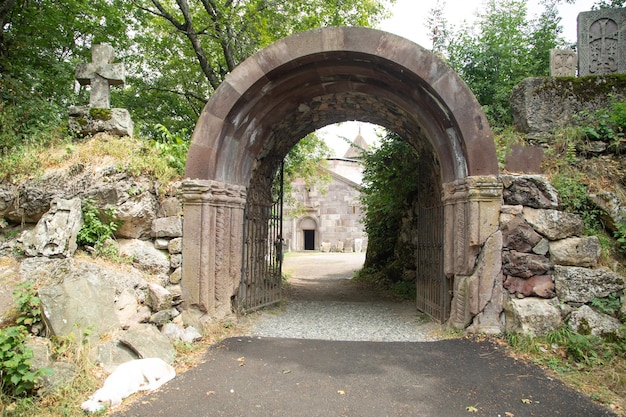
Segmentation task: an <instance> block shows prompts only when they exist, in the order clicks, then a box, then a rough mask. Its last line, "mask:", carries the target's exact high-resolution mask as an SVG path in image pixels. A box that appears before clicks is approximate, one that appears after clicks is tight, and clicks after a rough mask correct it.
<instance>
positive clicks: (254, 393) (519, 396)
mask: <svg viewBox="0 0 626 417" xmlns="http://www.w3.org/2000/svg"><path fill="white" fill-rule="evenodd" d="M123 407H125V410H124V411H122V412H118V413H115V414H113V415H114V416H118V417H122V416H124V417H158V416H168V417H169V416H171V417H174V416H175V417H217V416H225V417H244V416H280V417H298V416H302V417H305V416H306V417H312V416H320V417H322V416H323V417H332V416H354V417H357V416H358V417H381V416H398V417H400V416H433V417H459V416H491V417H497V416H501V417H522V416H549V417H553V416H568V417H595V416H611V415H613V414H612V413H611V412H610V411H609V410H607V409H605V408H603V407H601V406H599V405H597V404H595V403H593V402H592V401H591V400H590V399H588V398H586V397H584V396H583V395H581V394H579V393H578V392H576V391H574V390H572V389H570V388H568V387H566V386H565V385H564V384H562V383H561V382H559V381H557V380H554V379H552V378H550V377H548V376H547V375H546V374H545V373H544V372H543V371H542V370H541V369H540V368H538V367H536V366H531V365H528V364H526V363H523V362H522V361H519V360H515V359H513V358H511V357H510V356H507V355H506V354H505V353H504V351H503V348H501V347H499V346H497V345H494V344H492V343H491V342H488V341H472V340H467V339H453V340H442V341H437V342H420V343H406V342H391V343H380V342H336V341H335V342H331V341H319V340H301V339H258V338H248V337H241V338H231V339H227V340H225V341H223V342H222V343H219V344H217V345H215V346H214V347H212V348H211V349H210V350H209V351H208V352H207V354H206V358H205V362H204V363H202V364H201V365H199V366H197V367H196V368H193V369H191V370H189V371H188V372H186V373H183V374H181V375H179V376H177V377H176V378H175V379H174V380H172V381H170V382H169V383H167V384H166V385H165V386H163V387H162V388H161V389H160V390H159V391H158V392H155V393H152V394H148V395H145V396H141V397H138V398H137V399H136V400H135V401H134V402H132V404H130V405H126V406H123Z"/></svg>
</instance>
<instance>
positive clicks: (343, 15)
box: [122, 0, 395, 131]
mask: <svg viewBox="0 0 626 417" xmlns="http://www.w3.org/2000/svg"><path fill="white" fill-rule="evenodd" d="M132 1H133V4H134V5H135V7H136V10H137V11H139V12H140V13H137V15H136V16H137V19H138V20H140V21H141V22H142V26H141V31H140V33H139V34H137V40H138V44H139V45H138V47H139V48H138V51H137V52H138V53H137V54H135V55H134V56H133V57H128V58H129V59H130V60H131V61H133V63H132V64H131V68H133V70H135V71H136V76H132V77H129V84H130V85H131V88H130V89H127V91H126V92H125V93H124V96H123V98H122V99H123V100H124V101H125V102H126V103H127V105H126V106H127V107H131V104H134V103H135V102H136V100H137V99H138V96H139V91H141V93H142V96H144V95H145V94H147V95H148V97H149V98H150V100H151V102H152V103H153V104H154V106H150V107H149V108H144V109H143V110H142V118H143V119H144V121H143V122H140V124H142V123H143V125H144V126H146V127H148V129H149V128H151V126H152V125H153V124H154V123H156V122H159V123H162V124H165V125H168V128H169V129H170V130H173V131H174V130H176V128H175V127H172V126H171V125H182V124H185V123H189V121H191V120H194V121H195V120H197V117H198V115H199V113H200V111H201V110H202V107H203V106H204V104H205V103H206V101H207V100H208V99H209V97H210V96H211V94H212V93H213V91H214V90H215V89H216V88H217V87H218V86H219V85H220V84H221V83H222V81H223V79H224V77H225V76H226V75H227V74H228V73H229V72H230V71H232V70H233V69H234V68H235V67H236V66H237V65H238V64H239V63H241V62H242V61H243V60H244V59H246V58H247V57H249V56H250V55H252V54H253V53H254V52H256V51H258V50H259V49H261V48H263V47H265V46H267V45H269V44H270V43H272V42H274V41H276V40H278V39H280V38H283V37H285V36H289V35H292V34H294V33H297V32H301V31H304V30H307V29H312V28H318V27H323V26H331V25H359V26H373V25H375V24H376V23H377V22H379V21H380V20H381V19H382V18H383V17H384V16H385V14H386V10H387V6H388V5H390V4H392V3H393V2H394V1H395V0H365V1H364V0H342V1H327V0H297V1H294V0H132ZM152 100H154V101H152ZM161 103H164V105H161ZM168 112H169V114H168ZM187 127H190V126H189V124H187Z"/></svg>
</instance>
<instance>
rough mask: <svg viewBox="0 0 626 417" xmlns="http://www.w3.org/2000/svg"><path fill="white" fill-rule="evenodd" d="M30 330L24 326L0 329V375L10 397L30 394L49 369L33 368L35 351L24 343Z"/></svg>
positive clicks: (4, 391)
mask: <svg viewBox="0 0 626 417" xmlns="http://www.w3.org/2000/svg"><path fill="white" fill-rule="evenodd" d="M27 334H28V331H27V329H26V327H24V326H11V327H7V328H6V329H2V330H0V375H1V381H2V392H3V393H4V394H6V395H8V396H10V397H19V396H24V395H29V394H31V393H32V392H33V390H34V389H35V387H36V385H37V383H38V382H39V379H40V378H41V377H42V376H44V375H46V374H48V373H49V370H47V369H38V370H35V371H33V370H31V369H30V365H31V359H32V357H33V351H32V350H31V349H29V348H28V347H26V346H25V345H24V341H25V339H26V336H27Z"/></svg>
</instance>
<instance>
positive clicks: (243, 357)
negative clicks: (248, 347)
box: [237, 356, 246, 362]
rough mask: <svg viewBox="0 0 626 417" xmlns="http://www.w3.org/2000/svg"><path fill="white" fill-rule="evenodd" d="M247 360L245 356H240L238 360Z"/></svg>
mask: <svg viewBox="0 0 626 417" xmlns="http://www.w3.org/2000/svg"><path fill="white" fill-rule="evenodd" d="M245 360H246V358H245V356H242V357H240V358H237V362H243V361H245Z"/></svg>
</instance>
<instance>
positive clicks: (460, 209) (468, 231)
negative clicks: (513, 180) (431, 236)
mask: <svg viewBox="0 0 626 417" xmlns="http://www.w3.org/2000/svg"><path fill="white" fill-rule="evenodd" d="M443 204H444V247H445V249H444V272H445V274H446V275H447V276H448V277H454V298H453V300H452V306H451V312H450V321H449V324H450V325H452V326H453V327H455V328H460V329H462V328H465V327H467V326H468V325H469V324H470V323H471V322H472V319H473V317H474V316H475V315H476V314H477V313H478V312H479V311H476V310H477V300H480V303H479V305H480V306H481V307H483V308H484V306H485V305H487V304H488V301H486V300H490V299H491V298H492V290H491V289H492V288H493V285H495V283H491V282H485V280H487V281H492V280H495V279H496V276H494V275H497V273H495V274H493V273H489V274H488V275H489V276H485V277H483V278H482V279H481V281H480V285H477V282H470V281H468V277H470V276H472V275H474V274H475V272H476V270H477V259H478V255H479V254H480V253H481V250H482V248H483V246H484V244H485V242H486V241H487V239H489V237H491V236H492V235H494V234H495V233H496V232H497V231H498V230H499V219H500V207H501V206H502V184H501V183H500V182H499V181H498V179H497V178H496V177H492V176H484V177H482V176H481V177H467V178H464V179H462V180H457V181H454V182H452V183H447V184H444V185H443ZM500 240H501V239H500ZM500 256H501V255H500ZM481 268H483V266H481V267H480V268H478V269H481ZM498 273H499V269H498ZM479 275H483V274H482V273H480V274H479ZM483 290H484V292H489V293H488V294H487V293H485V294H482V291H483ZM476 291H478V292H479V293H476Z"/></svg>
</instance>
